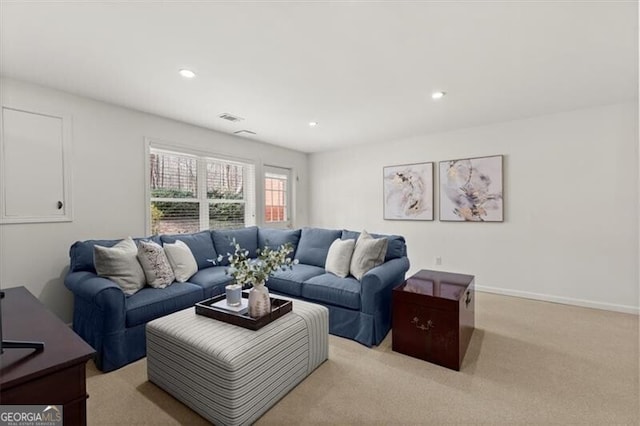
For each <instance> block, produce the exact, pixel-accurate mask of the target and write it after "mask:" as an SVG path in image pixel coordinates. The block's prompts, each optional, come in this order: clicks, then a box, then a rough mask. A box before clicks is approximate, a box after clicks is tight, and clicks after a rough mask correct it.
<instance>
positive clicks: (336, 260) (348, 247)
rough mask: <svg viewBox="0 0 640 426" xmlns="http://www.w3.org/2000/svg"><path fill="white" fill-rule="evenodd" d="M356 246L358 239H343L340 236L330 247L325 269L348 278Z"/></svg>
mask: <svg viewBox="0 0 640 426" xmlns="http://www.w3.org/2000/svg"><path fill="white" fill-rule="evenodd" d="M355 246H356V240H341V239H340V238H338V239H337V240H335V241H334V242H333V243H331V247H329V252H328V253H327V261H326V262H325V265H324V269H326V270H327V272H331V273H332V274H334V275H337V276H339V277H340V278H346V277H347V275H349V268H350V265H351V256H353V249H354V248H355Z"/></svg>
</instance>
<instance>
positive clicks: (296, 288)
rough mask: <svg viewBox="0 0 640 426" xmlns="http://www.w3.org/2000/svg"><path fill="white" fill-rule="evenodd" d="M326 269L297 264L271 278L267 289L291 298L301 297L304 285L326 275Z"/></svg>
mask: <svg viewBox="0 0 640 426" xmlns="http://www.w3.org/2000/svg"><path fill="white" fill-rule="evenodd" d="M324 273H325V272H324V268H319V267H317V266H312V265H303V264H297V265H293V267H292V268H291V269H288V268H287V269H285V270H284V271H282V270H278V271H276V272H275V273H274V274H273V276H271V277H269V280H268V281H267V287H268V288H269V291H276V292H278V293H283V294H288V295H290V296H300V295H301V294H302V283H303V282H304V281H306V280H308V279H309V278H312V277H315V276H317V275H322V274H324Z"/></svg>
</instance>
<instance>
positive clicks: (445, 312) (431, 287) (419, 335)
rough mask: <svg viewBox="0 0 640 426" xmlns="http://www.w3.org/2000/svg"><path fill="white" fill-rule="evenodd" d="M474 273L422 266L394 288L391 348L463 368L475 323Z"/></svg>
mask: <svg viewBox="0 0 640 426" xmlns="http://www.w3.org/2000/svg"><path fill="white" fill-rule="evenodd" d="M474 305H475V294H474V277H473V276H472V275H463V274H454V273H450V272H441V271H429V270H422V271H420V272H418V273H416V274H415V275H413V276H412V277H410V278H408V279H407V280H406V281H405V282H404V283H402V284H401V285H400V286H398V287H396V288H395V289H394V290H393V332H392V348H393V350H394V351H396V352H400V353H403V354H406V355H410V356H412V357H415V358H420V359H424V360H426V361H429V362H433V363H435V364H438V365H442V366H443V367H447V368H451V369H454V370H460V365H461V364H462V359H463V358H464V355H465V353H466V351H467V346H468V345H469V341H470V340H471V335H472V334H473V330H474V327H475V314H474V309H475V307H474Z"/></svg>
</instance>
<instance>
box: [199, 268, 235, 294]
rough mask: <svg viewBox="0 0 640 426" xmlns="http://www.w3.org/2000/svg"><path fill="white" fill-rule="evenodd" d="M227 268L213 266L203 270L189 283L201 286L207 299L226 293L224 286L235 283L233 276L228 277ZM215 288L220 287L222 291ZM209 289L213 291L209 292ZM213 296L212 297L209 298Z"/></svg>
mask: <svg viewBox="0 0 640 426" xmlns="http://www.w3.org/2000/svg"><path fill="white" fill-rule="evenodd" d="M226 270H227V268H225V267H223V266H213V267H210V268H206V269H201V270H200V271H198V272H197V273H196V274H195V275H194V276H192V277H191V278H189V282H190V283H193V284H196V285H199V286H200V287H202V288H203V289H205V292H204V294H205V297H213V296H217V295H218V294H221V293H224V286H226V285H227V284H230V283H231V281H233V278H232V277H231V275H227V273H226ZM215 287H220V288H221V289H222V290H221V291H219V289H216V288H215ZM209 289H213V290H212V291H208V290H209ZM209 294H212V296H209Z"/></svg>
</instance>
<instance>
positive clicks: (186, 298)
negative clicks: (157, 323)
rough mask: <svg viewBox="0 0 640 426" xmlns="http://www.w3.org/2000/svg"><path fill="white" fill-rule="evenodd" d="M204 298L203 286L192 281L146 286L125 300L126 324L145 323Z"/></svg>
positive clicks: (128, 325)
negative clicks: (157, 286)
mask: <svg viewBox="0 0 640 426" xmlns="http://www.w3.org/2000/svg"><path fill="white" fill-rule="evenodd" d="M202 299H204V296H203V291H202V288H201V287H200V286H197V285H195V284H191V283H173V284H171V285H170V286H169V287H166V288H152V287H145V288H143V289H142V290H140V291H138V292H137V293H136V294H134V295H133V296H130V297H127V299H126V300H125V310H126V319H125V321H126V326H127V327H135V326H136V325H139V324H145V323H147V322H149V321H151V320H154V319H156V318H160V317H162V316H165V315H167V314H170V313H173V312H176V311H179V310H181V309H185V308H188V307H190V306H193V305H194V304H196V303H197V302H199V301H201V300H202Z"/></svg>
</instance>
